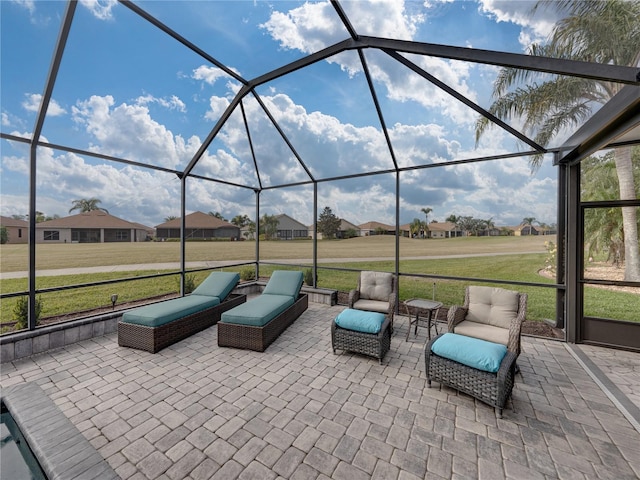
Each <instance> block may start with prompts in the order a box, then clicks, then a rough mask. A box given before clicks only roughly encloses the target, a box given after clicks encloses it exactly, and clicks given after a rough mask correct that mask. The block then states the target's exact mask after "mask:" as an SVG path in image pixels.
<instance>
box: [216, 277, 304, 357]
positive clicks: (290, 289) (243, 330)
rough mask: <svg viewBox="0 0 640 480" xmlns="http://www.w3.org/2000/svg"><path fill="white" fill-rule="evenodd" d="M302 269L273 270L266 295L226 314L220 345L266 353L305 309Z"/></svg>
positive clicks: (221, 325) (223, 317)
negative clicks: (298, 270)
mask: <svg viewBox="0 0 640 480" xmlns="http://www.w3.org/2000/svg"><path fill="white" fill-rule="evenodd" d="M302 280H303V275H302V272H296V271H285V270H277V271H275V272H273V274H272V275H271V278H270V279H269V282H267V285H266V287H265V288H264V290H263V291H262V294H261V295H260V296H258V297H256V298H252V299H251V300H249V301H247V302H246V303H244V304H242V305H239V306H237V307H235V308H232V309H231V310H228V311H226V312H224V313H223V314H222V318H221V320H220V322H218V346H220V347H234V348H244V349H248V350H255V351H258V352H264V351H265V350H266V349H267V347H268V346H269V345H271V344H272V343H273V341H274V340H275V339H276V338H278V336H279V335H280V334H281V333H282V332H284V331H285V330H286V329H287V327H289V325H291V324H292V323H293V322H294V321H295V320H296V319H297V318H298V317H299V316H300V315H301V314H302V312H304V311H305V310H306V309H307V307H308V305H309V303H308V297H307V295H306V294H301V293H300V289H301V288H302Z"/></svg>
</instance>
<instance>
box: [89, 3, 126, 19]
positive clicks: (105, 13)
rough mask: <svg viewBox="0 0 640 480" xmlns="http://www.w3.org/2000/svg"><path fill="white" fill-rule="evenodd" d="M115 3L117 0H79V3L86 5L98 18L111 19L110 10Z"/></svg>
mask: <svg viewBox="0 0 640 480" xmlns="http://www.w3.org/2000/svg"><path fill="white" fill-rule="evenodd" d="M117 4H118V1H117V0H80V5H83V6H84V7H86V8H87V9H88V10H89V11H90V12H91V14H92V15H93V16H94V17H96V18H98V19H100V20H111V19H112V18H113V13H112V10H113V8H114V7H115V6H116V5H117Z"/></svg>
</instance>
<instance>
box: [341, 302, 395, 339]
mask: <svg viewBox="0 0 640 480" xmlns="http://www.w3.org/2000/svg"><path fill="white" fill-rule="evenodd" d="M384 318H385V317H384V314H383V313H377V312H365V311H364V310H355V309H352V308H347V309H345V310H343V311H342V312H340V313H339V314H338V316H337V317H336V319H335V322H336V325H338V326H339V327H340V328H344V329H346V330H354V331H356V332H362V333H380V328H381V327H382V324H383V323H384Z"/></svg>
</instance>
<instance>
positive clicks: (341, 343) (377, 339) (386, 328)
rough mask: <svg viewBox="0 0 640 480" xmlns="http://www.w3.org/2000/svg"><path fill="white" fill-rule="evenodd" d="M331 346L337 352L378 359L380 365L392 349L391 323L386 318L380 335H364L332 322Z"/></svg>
mask: <svg viewBox="0 0 640 480" xmlns="http://www.w3.org/2000/svg"><path fill="white" fill-rule="evenodd" d="M331 346H332V348H333V353H336V350H338V349H339V350H345V351H348V352H355V353H361V354H363V355H368V356H370V357H374V358H377V359H378V360H379V361H380V363H382V359H383V358H384V356H385V355H386V354H387V352H388V351H389V349H390V348H391V321H390V320H389V318H388V317H387V318H385V321H384V322H383V323H382V326H381V327H380V332H379V333H363V332H356V331H354V330H347V329H346V328H342V327H340V326H339V325H337V324H336V322H335V321H334V322H331Z"/></svg>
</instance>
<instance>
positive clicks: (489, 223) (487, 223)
mask: <svg viewBox="0 0 640 480" xmlns="http://www.w3.org/2000/svg"><path fill="white" fill-rule="evenodd" d="M495 226H496V224H495V223H493V217H491V218H489V219H488V220H484V227H485V228H486V229H487V236H488V237H490V236H491V230H493V228H494V227H495Z"/></svg>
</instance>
